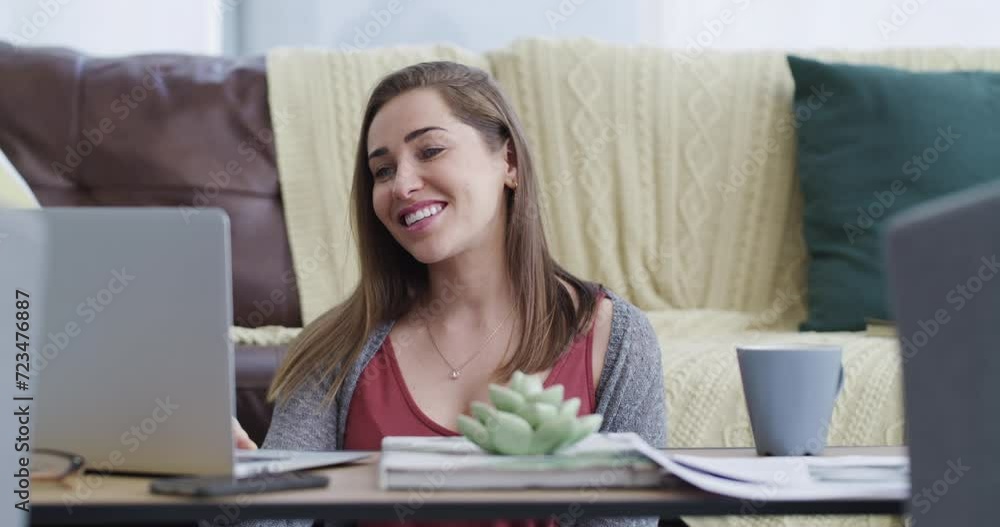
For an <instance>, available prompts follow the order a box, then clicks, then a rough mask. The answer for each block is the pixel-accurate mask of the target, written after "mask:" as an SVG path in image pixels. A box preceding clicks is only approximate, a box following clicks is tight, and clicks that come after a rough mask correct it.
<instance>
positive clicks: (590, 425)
mask: <svg viewBox="0 0 1000 527" xmlns="http://www.w3.org/2000/svg"><path fill="white" fill-rule="evenodd" d="M603 421H604V417H603V416H601V415H600V414H590V415H585V416H583V417H580V418H579V419H576V420H575V421H574V422H573V431H572V432H571V433H570V434H569V437H568V438H567V439H566V440H565V441H564V442H562V443H561V444H560V445H559V446H558V447H557V448H556V450H557V451H558V450H562V449H564V448H567V447H570V446H573V445H575V444H577V443H579V442H580V441H582V440H583V439H584V438H586V437H587V436H589V435H590V434H593V433H594V432H596V431H598V430H599V429H600V428H601V423H602V422H603Z"/></svg>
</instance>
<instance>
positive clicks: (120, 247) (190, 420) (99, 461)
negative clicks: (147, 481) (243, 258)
mask: <svg viewBox="0 0 1000 527" xmlns="http://www.w3.org/2000/svg"><path fill="white" fill-rule="evenodd" d="M0 250H3V252H4V253H5V254H4V255H3V259H2V260H3V263H2V264H0V265H2V266H3V268H2V269H0V271H2V272H3V274H4V276H5V280H4V282H5V284H6V285H8V287H7V289H5V290H4V294H5V295H8V296H10V295H12V294H15V293H13V292H12V289H11V288H12V287H16V288H21V289H24V292H25V293H28V294H30V304H28V305H29V306H30V320H31V324H30V326H31V327H30V331H31V339H32V341H31V344H32V346H31V347H30V348H31V350H32V357H31V360H32V364H31V366H30V378H29V379H27V380H26V382H27V386H26V387H25V389H24V390H23V391H24V394H25V395H28V394H33V395H29V396H32V397H34V399H33V400H31V401H24V403H25V404H31V405H32V417H31V419H32V428H33V434H34V438H33V440H34V442H35V444H34V445H33V448H54V449H58V450H63V451H68V452H72V453H75V454H78V455H81V456H83V457H84V458H85V460H86V463H87V466H88V468H90V469H95V470H107V471H116V472H135V473H145V474H186V475H188V474H190V475H233V476H236V477H244V476H248V475H252V474H255V473H259V472H283V471H289V470H298V469H303V468H312V467H318V466H324V465H334V464H339V463H346V462H349V461H354V460H357V459H361V458H363V457H365V454H363V453H349V452H327V453H319V452H292V451H274V450H257V451H236V450H235V449H234V446H233V433H232V424H231V416H232V415H234V410H235V393H234V386H235V381H234V377H235V376H234V366H233V364H234V360H233V344H232V342H231V340H230V338H229V327H230V325H231V323H232V320H233V307H232V280H231V262H230V236H229V219H228V217H227V216H226V214H225V213H224V212H223V211H222V210H218V209H202V210H198V211H196V212H195V213H192V211H191V210H182V209H175V208H155V207H145V208H128V207H117V208H116V207H99V208H86V207H84V208H48V209H41V210H0ZM12 255H17V258H12ZM8 282H9V283H8ZM11 298H13V297H11ZM11 298H8V299H7V300H5V302H8V301H12V300H11ZM12 360H13V358H12ZM10 382H14V380H13V379H12V380H11V381H10Z"/></svg>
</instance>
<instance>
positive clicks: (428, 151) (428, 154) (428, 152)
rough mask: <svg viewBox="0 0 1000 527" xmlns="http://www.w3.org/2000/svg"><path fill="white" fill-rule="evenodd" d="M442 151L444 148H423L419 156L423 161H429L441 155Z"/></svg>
mask: <svg viewBox="0 0 1000 527" xmlns="http://www.w3.org/2000/svg"><path fill="white" fill-rule="evenodd" d="M443 150H444V148H438V147H432V148H425V149H423V150H422V151H421V152H420V155H421V157H423V158H424V159H430V158H432V157H434V156H436V155H438V154H439V153H441V152H442V151H443Z"/></svg>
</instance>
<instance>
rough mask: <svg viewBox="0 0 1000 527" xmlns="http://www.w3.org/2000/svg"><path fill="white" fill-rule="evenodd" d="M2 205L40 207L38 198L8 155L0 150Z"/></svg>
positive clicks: (0, 197) (0, 204)
mask: <svg viewBox="0 0 1000 527" xmlns="http://www.w3.org/2000/svg"><path fill="white" fill-rule="evenodd" d="M0 207H13V208H20V209H28V208H32V209H34V208H38V207H39V204H38V200H36V199H35V195H34V194H32V192H31V188H30V187H28V184H27V183H25V182H24V179H22V178H21V175H20V174H18V173H17V169H15V168H14V165H12V164H11V163H10V161H9V160H8V159H7V156H5V155H4V154H3V152H0Z"/></svg>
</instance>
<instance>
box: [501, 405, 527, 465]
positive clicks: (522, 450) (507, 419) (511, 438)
mask: <svg viewBox="0 0 1000 527" xmlns="http://www.w3.org/2000/svg"><path fill="white" fill-rule="evenodd" d="M497 425H498V426H497V427H496V429H495V430H493V446H494V447H495V448H496V449H497V451H499V452H501V453H503V454H510V455H520V454H529V453H531V439H532V437H533V436H534V430H532V429H531V425H530V424H528V422H527V421H525V420H524V419H523V418H522V417H521V416H518V415H514V414H512V413H509V412H504V411H498V412H497Z"/></svg>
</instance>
